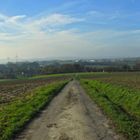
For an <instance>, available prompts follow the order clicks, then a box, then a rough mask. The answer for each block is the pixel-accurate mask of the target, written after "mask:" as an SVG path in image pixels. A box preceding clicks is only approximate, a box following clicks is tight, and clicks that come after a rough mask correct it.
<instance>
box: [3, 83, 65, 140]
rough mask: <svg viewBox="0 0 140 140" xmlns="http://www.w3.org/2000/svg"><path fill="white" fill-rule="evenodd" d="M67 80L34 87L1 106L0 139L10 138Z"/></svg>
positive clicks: (7, 139)
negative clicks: (25, 93)
mask: <svg viewBox="0 0 140 140" xmlns="http://www.w3.org/2000/svg"><path fill="white" fill-rule="evenodd" d="M66 83H67V82H66V81H63V82H57V83H53V84H49V85H46V86H42V87H39V88H36V89H35V90H33V91H32V92H30V93H29V94H27V95H26V96H24V97H23V98H22V99H21V98H19V99H17V100H16V101H14V102H12V103H10V104H8V105H5V106H1V108H0V140H9V139H11V138H12V137H13V136H14V135H15V134H16V133H17V132H18V131H20V130H21V129H22V128H23V126H24V125H25V124H26V123H27V122H29V120H31V118H33V117H34V115H35V114H37V112H39V111H40V110H41V109H42V108H43V107H44V106H46V105H47V104H48V103H49V102H50V101H51V100H52V98H53V97H54V96H55V95H56V94H57V93H58V92H59V91H60V90H61V89H62V88H63V87H64V86H65V84H66Z"/></svg>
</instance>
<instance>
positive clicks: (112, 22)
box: [0, 0, 140, 59]
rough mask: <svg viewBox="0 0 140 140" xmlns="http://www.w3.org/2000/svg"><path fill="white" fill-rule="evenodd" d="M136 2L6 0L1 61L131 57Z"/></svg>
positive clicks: (139, 30) (138, 34)
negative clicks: (17, 57) (6, 59)
mask: <svg viewBox="0 0 140 140" xmlns="http://www.w3.org/2000/svg"><path fill="white" fill-rule="evenodd" d="M139 5H140V1H139V0H71V1H69V0H40V1H37V0H36V1H35V0H6V1H1V4H0V59H3V58H7V57H10V58H14V57H15V56H16V55H17V54H18V55H19V57H21V58H46V57H51V58H53V57H82V58H87V57H92V58H110V57H134V56H139V52H140V46H139V44H140V18H139V17H140V6H139Z"/></svg>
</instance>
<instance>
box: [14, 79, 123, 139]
mask: <svg viewBox="0 0 140 140" xmlns="http://www.w3.org/2000/svg"><path fill="white" fill-rule="evenodd" d="M16 140H122V138H120V136H118V135H117V134H116V133H115V132H114V131H113V129H112V128H110V126H109V125H108V119H107V118H106V117H105V116H104V115H103V114H102V112H101V111H100V109H99V108H98V107H97V106H96V105H95V104H94V103H93V101H91V100H90V98H89V97H88V96H87V95H86V94H85V93H84V91H83V89H82V87H81V86H80V85H79V83H78V82H77V81H72V82H70V83H69V84H68V85H67V86H66V87H65V88H64V89H63V91H62V92H61V93H60V94H59V95H58V96H56V97H55V98H54V99H53V101H52V102H51V103H50V105H49V106H48V107H47V108H46V109H45V110H44V111H43V112H42V113H41V115H40V116H39V117H38V118H36V119H34V120H33V121H32V122H31V123H30V124H29V125H28V126H27V128H26V129H25V130H24V131H23V132H22V133H21V134H20V135H19V136H18V137H17V138H16Z"/></svg>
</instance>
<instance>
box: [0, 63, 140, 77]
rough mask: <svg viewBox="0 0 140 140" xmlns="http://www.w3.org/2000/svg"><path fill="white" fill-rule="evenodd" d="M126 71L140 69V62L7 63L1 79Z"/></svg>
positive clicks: (1, 68)
mask: <svg viewBox="0 0 140 140" xmlns="http://www.w3.org/2000/svg"><path fill="white" fill-rule="evenodd" d="M123 71H124V72H125V71H140V63H136V64H135V65H133V66H129V65H127V64H120V65H116V66H115V65H114V66H112V65H110V66H109V65H107V66H97V64H96V65H94V64H90V65H89V64H86V63H84V64H83V63H80V62H79V63H73V64H54V65H43V66H42V65H40V64H39V63H38V62H22V63H7V64H1V65H0V79H11V78H24V77H31V76H34V75H44V74H57V73H74V72H123Z"/></svg>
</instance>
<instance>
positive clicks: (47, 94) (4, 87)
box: [0, 72, 140, 140]
mask: <svg viewBox="0 0 140 140" xmlns="http://www.w3.org/2000/svg"><path fill="white" fill-rule="evenodd" d="M71 79H77V80H79V81H80V83H81V85H82V86H83V87H84V88H85V90H86V92H87V94H88V95H89V96H90V97H91V99H92V100H93V101H95V102H96V103H97V104H98V106H99V107H100V108H101V109H102V110H103V112H104V113H105V114H106V115H107V116H108V117H109V118H110V119H111V120H112V121H111V122H112V124H113V125H114V126H115V128H116V130H117V131H118V133H122V134H123V135H124V136H125V137H127V139H129V140H139V139H140V73H138V72H137V73H136V72H135V73H132V72H126V73H104V72H98V73H93V72H91V73H89V72H88V73H68V74H54V75H41V76H40V75H39V76H35V77H31V78H26V79H18V80H4V81H0V140H9V139H11V138H12V137H13V136H14V135H15V134H16V133H17V132H18V131H20V130H21V129H22V128H23V126H24V125H25V124H26V123H27V122H29V121H30V120H31V119H32V118H33V116H34V115H35V114H36V113H38V112H39V111H40V110H41V109H42V108H43V107H44V106H46V105H47V104H48V103H49V102H50V101H51V100H52V98H53V97H54V96H55V95H56V94H57V93H58V92H59V91H60V90H61V89H62V88H63V87H64V86H65V84H66V83H67V81H69V80H71Z"/></svg>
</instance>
